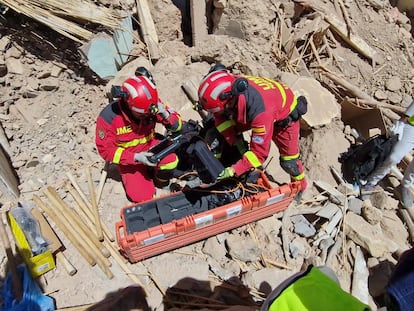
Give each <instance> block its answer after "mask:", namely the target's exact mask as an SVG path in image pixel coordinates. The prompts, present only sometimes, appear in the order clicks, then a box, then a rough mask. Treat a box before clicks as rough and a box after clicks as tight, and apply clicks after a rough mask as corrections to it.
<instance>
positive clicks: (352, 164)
mask: <svg viewBox="0 0 414 311" xmlns="http://www.w3.org/2000/svg"><path fill="white" fill-rule="evenodd" d="M397 140H398V138H397V136H396V135H394V136H391V137H387V135H385V134H382V135H379V134H378V135H375V136H373V137H371V138H369V139H368V140H367V141H365V142H364V143H361V144H353V145H351V146H350V147H349V149H348V151H347V152H344V153H342V154H341V156H340V158H339V162H341V164H342V174H343V177H344V179H345V180H346V181H347V182H349V183H352V184H354V183H355V182H356V183H358V184H360V183H361V180H366V178H367V177H368V175H369V174H371V173H372V172H373V171H374V169H375V168H377V167H378V165H380V164H381V163H383V162H384V160H385V159H386V157H387V156H388V155H389V154H390V153H391V149H392V147H393V146H394V144H395V143H396V142H397Z"/></svg>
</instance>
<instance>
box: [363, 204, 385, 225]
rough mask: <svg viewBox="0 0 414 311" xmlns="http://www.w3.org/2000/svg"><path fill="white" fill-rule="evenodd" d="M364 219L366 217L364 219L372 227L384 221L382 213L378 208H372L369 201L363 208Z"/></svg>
mask: <svg viewBox="0 0 414 311" xmlns="http://www.w3.org/2000/svg"><path fill="white" fill-rule="evenodd" d="M362 217H364V219H365V220H366V221H367V222H368V223H370V224H371V225H376V224H378V223H379V222H380V221H381V219H382V212H381V211H380V210H379V209H378V208H375V207H374V206H372V205H371V202H370V201H369V200H366V201H364V206H363V207H362Z"/></svg>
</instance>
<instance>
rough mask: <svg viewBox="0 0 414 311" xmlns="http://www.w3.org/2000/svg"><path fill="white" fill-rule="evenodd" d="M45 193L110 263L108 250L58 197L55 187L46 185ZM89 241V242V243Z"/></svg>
mask: <svg viewBox="0 0 414 311" xmlns="http://www.w3.org/2000/svg"><path fill="white" fill-rule="evenodd" d="M45 194H46V196H47V197H48V199H49V200H51V201H52V202H54V203H55V204H56V206H57V207H58V208H59V210H60V212H61V213H63V215H64V217H65V218H67V220H68V221H69V223H70V224H72V226H73V227H74V228H75V229H79V230H78V231H79V234H80V235H81V236H82V235H84V236H85V238H84V240H85V241H86V242H87V243H88V244H89V245H93V246H94V247H95V248H96V249H97V250H99V253H100V254H101V255H103V256H105V257H106V258H105V259H104V262H106V263H107V264H108V265H110V262H109V261H108V260H107V257H109V256H110V254H109V251H108V250H107V249H106V247H105V246H103V245H102V243H101V242H100V241H98V239H97V238H96V237H95V235H94V234H93V232H92V231H91V230H90V229H89V228H88V227H87V226H86V224H85V223H83V222H82V221H81V220H80V219H79V217H78V216H77V215H76V214H75V213H74V212H73V210H72V209H71V208H70V207H69V206H68V205H67V204H66V203H65V202H64V201H63V200H62V199H61V198H60V197H59V194H58V193H57V192H56V190H55V189H53V188H52V187H48V188H47V189H46V190H45ZM89 242H90V243H89Z"/></svg>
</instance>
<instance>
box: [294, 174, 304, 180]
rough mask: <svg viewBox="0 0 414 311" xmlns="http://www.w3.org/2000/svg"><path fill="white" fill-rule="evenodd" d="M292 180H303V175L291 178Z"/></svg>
mask: <svg viewBox="0 0 414 311" xmlns="http://www.w3.org/2000/svg"><path fill="white" fill-rule="evenodd" d="M292 178H293V179H294V180H302V179H303V178H305V173H302V174H299V175H298V176H292Z"/></svg>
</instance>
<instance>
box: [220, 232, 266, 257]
mask: <svg viewBox="0 0 414 311" xmlns="http://www.w3.org/2000/svg"><path fill="white" fill-rule="evenodd" d="M226 244H227V247H228V249H229V254H230V256H231V257H232V258H234V259H238V260H241V261H247V262H254V261H257V260H259V259H260V255H261V251H260V249H259V248H258V247H257V245H256V242H255V241H254V240H253V239H252V238H250V237H241V236H239V235H230V236H228V237H227V239H226Z"/></svg>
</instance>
